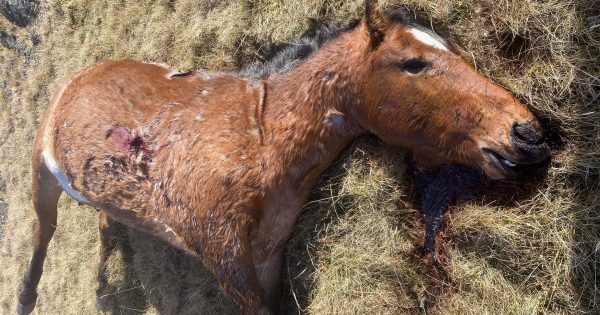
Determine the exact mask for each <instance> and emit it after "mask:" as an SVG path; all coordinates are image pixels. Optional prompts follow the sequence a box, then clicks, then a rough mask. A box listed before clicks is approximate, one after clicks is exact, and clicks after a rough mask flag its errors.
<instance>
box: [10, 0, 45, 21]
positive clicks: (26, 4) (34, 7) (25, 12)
mask: <svg viewBox="0 0 600 315" xmlns="http://www.w3.org/2000/svg"><path fill="white" fill-rule="evenodd" d="M38 8H39V5H38V2H37V1H34V0H0V12H2V14H3V15H4V16H5V17H6V18H7V19H8V20H9V21H10V22H11V23H13V24H15V25H17V26H19V27H25V26H27V25H29V24H31V22H32V21H33V20H34V19H35V18H36V17H37V14H38Z"/></svg>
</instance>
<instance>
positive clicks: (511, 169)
mask: <svg viewBox="0 0 600 315" xmlns="http://www.w3.org/2000/svg"><path fill="white" fill-rule="evenodd" d="M483 152H485V153H486V155H487V156H488V157H489V160H490V161H491V163H492V165H494V166H495V167H496V168H497V169H499V170H500V171H501V172H502V173H503V174H504V175H505V176H506V177H508V178H514V177H517V176H522V175H527V174H530V173H533V172H535V171H536V170H538V169H540V168H542V167H543V166H544V165H547V164H548V163H547V162H548V160H549V157H548V158H547V159H544V160H543V161H542V162H520V161H515V160H513V159H509V158H507V157H505V156H504V155H502V154H500V153H498V152H496V151H494V150H492V149H488V148H484V149H483Z"/></svg>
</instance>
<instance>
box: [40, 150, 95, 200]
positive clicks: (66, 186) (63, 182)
mask: <svg viewBox="0 0 600 315" xmlns="http://www.w3.org/2000/svg"><path fill="white" fill-rule="evenodd" d="M42 156H43V158H44V162H45V163H46V167H47V168H48V170H49V171H50V172H51V173H52V175H54V177H55V178H56V180H57V181H58V184H59V185H60V187H61V188H62V189H63V190H64V191H65V192H66V193H67V195H69V196H71V198H73V199H75V200H76V201H77V202H79V203H82V204H88V205H89V204H90V202H89V201H88V200H87V199H86V198H85V197H84V196H82V195H81V194H80V193H79V192H77V191H75V189H73V187H71V183H69V179H67V175H66V174H65V172H64V171H63V170H62V169H61V168H60V166H59V165H58V162H57V161H56V160H55V159H54V157H53V156H52V154H51V153H50V152H49V151H48V149H46V148H44V151H43V152H42Z"/></svg>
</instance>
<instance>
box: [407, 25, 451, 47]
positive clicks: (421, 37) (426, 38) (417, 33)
mask: <svg viewBox="0 0 600 315" xmlns="http://www.w3.org/2000/svg"><path fill="white" fill-rule="evenodd" d="M409 32H410V33H411V34H412V35H413V36H414V37H415V39H417V40H418V41H420V42H422V43H423V44H425V45H429V46H432V47H435V48H437V49H441V50H443V51H448V47H446V44H445V43H444V42H443V40H442V39H441V38H437V36H435V35H432V34H429V33H427V32H424V31H422V30H420V29H418V28H411V29H410V30H409Z"/></svg>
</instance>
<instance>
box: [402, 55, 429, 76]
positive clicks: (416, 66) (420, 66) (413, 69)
mask: <svg viewBox="0 0 600 315" xmlns="http://www.w3.org/2000/svg"><path fill="white" fill-rule="evenodd" d="M429 66H431V64H430V63H429V62H427V61H425V60H423V59H420V58H415V59H410V60H407V61H405V62H403V63H401V64H400V65H399V67H400V70H402V71H406V72H408V73H412V74H418V73H421V72H423V71H425V70H426V69H427V68H429Z"/></svg>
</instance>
